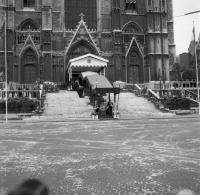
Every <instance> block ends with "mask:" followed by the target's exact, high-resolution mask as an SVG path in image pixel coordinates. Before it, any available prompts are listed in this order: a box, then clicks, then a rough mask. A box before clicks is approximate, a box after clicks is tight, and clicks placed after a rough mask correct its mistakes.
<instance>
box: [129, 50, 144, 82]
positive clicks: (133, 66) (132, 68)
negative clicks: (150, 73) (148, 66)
mask: <svg viewBox="0 0 200 195" xmlns="http://www.w3.org/2000/svg"><path fill="white" fill-rule="evenodd" d="M141 63H142V61H141V57H140V56H139V55H138V53H137V52H136V51H134V50H133V51H132V52H131V53H130V54H129V57H128V82H129V83H140V82H141V81H142V78H141V77H142V75H141V74H140V73H141V71H142V70H141V67H142V64H141Z"/></svg>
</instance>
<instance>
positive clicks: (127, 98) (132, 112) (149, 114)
mask: <svg viewBox="0 0 200 195" xmlns="http://www.w3.org/2000/svg"><path fill="white" fill-rule="evenodd" d="M119 102H120V103H119V110H120V113H121V118H122V119H134V118H163V117H167V116H168V117H169V116H172V114H171V113H162V112H161V111H159V110H158V109H156V107H155V106H154V104H153V103H151V102H149V101H148V100H147V99H145V98H144V97H137V96H136V95H135V94H133V93H128V92H127V93H121V94H120V100H119Z"/></svg>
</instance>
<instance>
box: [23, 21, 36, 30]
mask: <svg viewBox="0 0 200 195" xmlns="http://www.w3.org/2000/svg"><path fill="white" fill-rule="evenodd" d="M36 29H37V27H36V25H35V24H34V23H33V22H32V20H27V21H24V22H23V23H22V24H21V25H20V30H36Z"/></svg>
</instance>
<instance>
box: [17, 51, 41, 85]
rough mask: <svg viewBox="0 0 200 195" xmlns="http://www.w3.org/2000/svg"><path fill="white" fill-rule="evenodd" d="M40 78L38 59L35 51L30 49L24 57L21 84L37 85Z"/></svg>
mask: <svg viewBox="0 0 200 195" xmlns="http://www.w3.org/2000/svg"><path fill="white" fill-rule="evenodd" d="M38 77H39V75H38V58H37V56H36V53H35V52H34V51H33V49H31V48H29V49H27V50H26V51H25V52H24V55H23V56H22V66H21V82H22V83H26V84H31V83H35V81H36V80H37V79H38Z"/></svg>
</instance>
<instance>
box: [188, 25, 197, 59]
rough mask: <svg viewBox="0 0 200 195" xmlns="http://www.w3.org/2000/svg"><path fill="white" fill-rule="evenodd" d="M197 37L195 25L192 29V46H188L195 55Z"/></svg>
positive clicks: (189, 50)
mask: <svg viewBox="0 0 200 195" xmlns="http://www.w3.org/2000/svg"><path fill="white" fill-rule="evenodd" d="M195 40H196V37H195V27H193V30H192V40H191V42H190V46H189V48H188V52H189V53H190V54H191V55H192V56H194V55H195V49H196V41H195Z"/></svg>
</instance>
